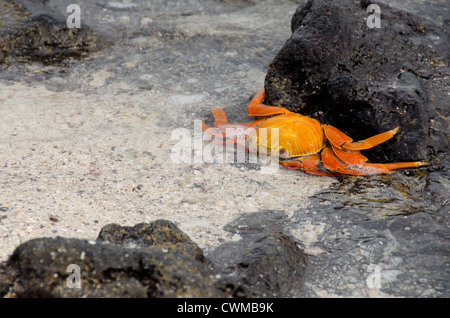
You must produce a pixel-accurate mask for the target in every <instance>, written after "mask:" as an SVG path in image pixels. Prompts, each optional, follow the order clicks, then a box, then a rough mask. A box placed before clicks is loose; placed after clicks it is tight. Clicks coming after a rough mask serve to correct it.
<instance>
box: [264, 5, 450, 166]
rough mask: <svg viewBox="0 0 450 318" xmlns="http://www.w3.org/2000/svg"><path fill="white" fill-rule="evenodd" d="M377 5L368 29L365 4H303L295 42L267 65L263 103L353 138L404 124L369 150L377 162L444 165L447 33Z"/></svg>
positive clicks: (296, 22)
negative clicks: (377, 17) (376, 20)
mask: <svg viewBox="0 0 450 318" xmlns="http://www.w3.org/2000/svg"><path fill="white" fill-rule="evenodd" d="M371 3H377V2H373V1H372V2H371ZM378 5H379V6H380V9H381V28H369V27H368V26H367V24H366V19H367V18H368V16H369V13H367V11H366V7H367V1H362V3H361V4H360V5H358V4H356V3H355V1H350V0H339V1H336V0H333V1H331V0H310V1H308V2H307V4H306V5H304V6H300V7H299V8H298V9H297V11H296V13H295V14H294V16H293V18H292V22H291V25H292V32H293V33H292V36H291V37H290V39H289V40H288V41H287V42H286V43H285V45H284V46H283V48H282V49H281V50H280V52H279V53H278V54H277V56H276V57H275V59H274V60H273V61H272V62H271V64H270V65H269V71H268V73H267V76H266V80H265V89H266V92H267V98H266V100H265V103H266V104H270V105H280V106H284V107H286V108H288V109H290V110H292V111H295V112H299V113H302V114H305V115H308V116H312V117H316V118H317V119H319V120H320V121H321V122H323V123H329V124H332V125H334V126H336V127H337V128H339V129H341V130H343V131H344V132H345V133H347V134H348V135H350V136H351V137H352V138H354V139H355V140H358V139H364V138H367V137H369V136H371V135H373V134H377V133H379V132H382V131H386V130H390V129H392V128H394V127H396V126H401V128H402V130H401V132H400V134H399V135H398V136H397V137H395V138H394V139H393V140H392V141H390V142H388V143H386V144H383V145H382V146H379V147H377V148H375V149H374V150H373V151H371V152H370V155H369V158H370V159H371V160H372V161H375V160H373V159H376V160H377V161H379V160H389V161H413V160H422V161H426V160H429V161H432V162H434V163H436V164H440V163H441V162H442V161H444V162H446V161H447V160H448V159H447V158H446V157H448V156H447V153H448V150H449V138H448V131H449V130H448V117H449V107H448V103H449V96H448V74H449V65H448V63H449V59H448V57H449V56H448V52H450V46H449V43H450V41H449V34H448V32H447V31H446V30H444V29H442V28H440V27H439V26H437V25H434V24H433V23H432V22H428V21H426V20H423V19H421V18H419V17H417V16H414V15H412V14H410V13H408V12H404V11H401V10H397V9H393V8H391V7H389V6H387V5H385V4H382V3H378Z"/></svg>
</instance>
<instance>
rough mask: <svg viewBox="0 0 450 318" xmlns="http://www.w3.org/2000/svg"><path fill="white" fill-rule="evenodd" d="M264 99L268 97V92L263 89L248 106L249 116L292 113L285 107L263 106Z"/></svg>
mask: <svg viewBox="0 0 450 318" xmlns="http://www.w3.org/2000/svg"><path fill="white" fill-rule="evenodd" d="M264 97H266V91H265V90H264V88H262V89H261V90H260V91H259V92H258V93H256V95H255V96H254V97H253V98H252V100H251V101H250V103H248V105H247V112H248V115H249V116H254V117H257V116H271V115H279V114H287V113H290V111H289V110H287V109H286V108H284V107H279V106H269V105H264V104H261V102H262V100H263V99H264Z"/></svg>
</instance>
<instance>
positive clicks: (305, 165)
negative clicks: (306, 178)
mask: <svg viewBox="0 0 450 318" xmlns="http://www.w3.org/2000/svg"><path fill="white" fill-rule="evenodd" d="M319 163H320V156H319V155H318V154H315V155H311V156H307V157H302V158H296V159H292V160H289V161H280V164H281V165H283V166H285V167H287V168H289V169H302V170H304V171H305V172H307V173H309V174H313V175H317V176H329V177H331V176H335V174H334V173H331V172H326V171H322V170H319V169H318V165H319Z"/></svg>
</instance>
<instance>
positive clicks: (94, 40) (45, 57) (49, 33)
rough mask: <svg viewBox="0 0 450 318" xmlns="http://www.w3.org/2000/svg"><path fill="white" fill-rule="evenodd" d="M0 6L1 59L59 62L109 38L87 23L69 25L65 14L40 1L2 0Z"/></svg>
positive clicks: (103, 44)
mask: <svg viewBox="0 0 450 318" xmlns="http://www.w3.org/2000/svg"><path fill="white" fill-rule="evenodd" d="M0 8H1V13H0V17H1V18H2V19H1V21H2V24H0V63H10V62H11V60H12V59H17V60H20V61H41V62H43V63H45V64H54V63H60V62H62V61H63V60H64V59H67V58H77V57H82V56H87V54H88V53H90V52H95V51H98V50H100V49H102V48H104V47H106V46H107V45H108V42H109V41H108V40H106V39H104V38H102V37H101V36H99V35H97V34H96V33H95V32H94V31H92V30H91V29H90V28H89V27H88V26H86V25H83V27H82V28H69V27H68V26H67V23H66V19H67V17H65V16H62V15H60V14H58V13H55V12H53V11H51V10H49V8H48V7H47V6H44V5H43V4H42V2H41V1H33V0H4V1H2V2H1V3H0Z"/></svg>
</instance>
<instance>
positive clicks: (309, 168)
mask: <svg viewBox="0 0 450 318" xmlns="http://www.w3.org/2000/svg"><path fill="white" fill-rule="evenodd" d="M265 96H266V93H265V90H264V89H261V90H260V91H259V92H258V93H257V94H256V95H255V96H254V97H253V98H252V100H251V101H250V103H249V104H248V106H247V112H248V114H249V116H253V117H261V118H258V119H256V120H254V121H251V122H248V123H229V122H228V120H227V116H226V114H225V112H224V111H223V109H222V108H215V109H213V110H212V113H213V115H214V119H215V122H214V127H215V129H211V127H210V126H208V125H206V124H204V123H203V124H202V129H203V130H204V131H205V132H206V133H208V134H210V135H212V136H214V137H215V140H214V141H213V142H214V143H223V144H225V143H236V144H237V145H238V146H240V147H243V148H245V149H246V150H247V151H258V150H259V151H261V150H264V152H265V153H267V154H271V155H278V157H279V162H280V164H282V165H283V166H286V167H288V168H290V169H301V170H304V171H306V172H307V173H310V174H314V175H322V176H332V175H335V174H336V173H342V174H352V175H370V174H382V173H389V172H390V171H392V170H395V169H400V168H415V167H422V166H427V165H429V163H427V162H421V161H414V162H395V163H368V162H367V158H366V157H365V156H363V155H362V154H361V153H360V150H365V149H369V148H372V147H375V146H377V145H379V144H380V143H382V142H385V141H386V140H389V139H390V138H392V137H393V136H394V135H395V134H396V133H397V132H398V131H399V130H400V127H396V128H394V129H392V130H389V131H386V132H383V133H381V134H378V135H375V136H372V137H370V138H367V139H364V140H361V141H353V139H352V138H350V137H349V136H347V135H346V134H344V133H343V132H342V131H340V130H339V129H337V128H335V127H333V126H331V125H326V124H321V123H320V122H319V121H317V120H316V119H313V118H310V117H308V116H303V115H301V114H297V113H294V112H291V111H289V110H287V109H286V108H284V107H279V106H268V105H264V104H261V102H262V101H263V99H264V97H265ZM274 128H275V129H276V131H277V137H278V142H277V143H275V145H276V146H275V147H274V146H273V145H274V143H272V140H271V139H272V138H271V137H272V134H273V131H274V130H273V129H274ZM263 129H265V130H266V133H265V134H264V136H265V137H264V138H261V137H260V134H259V132H260V131H261V130H263ZM249 131H251V132H252V133H249ZM274 138H275V135H274Z"/></svg>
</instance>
